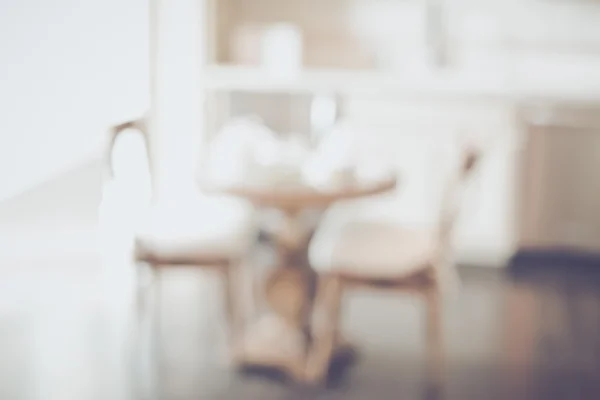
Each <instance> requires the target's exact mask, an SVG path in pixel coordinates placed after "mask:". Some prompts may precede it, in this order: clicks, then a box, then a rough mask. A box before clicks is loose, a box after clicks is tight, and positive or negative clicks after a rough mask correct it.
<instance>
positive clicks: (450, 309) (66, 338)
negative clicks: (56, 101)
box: [0, 164, 600, 400]
mask: <svg viewBox="0 0 600 400" xmlns="http://www.w3.org/2000/svg"><path fill="white" fill-rule="evenodd" d="M98 171H99V170H98V168H97V165H92V164H90V165H89V166H84V167H82V168H81V169H80V170H78V171H76V172H74V173H73V174H70V175H68V176H65V177H63V178H61V179H59V180H58V181H56V182H54V183H52V184H49V185H45V186H44V187H43V188H40V189H39V190H37V191H33V192H31V193H29V194H26V195H24V196H22V197H20V198H19V199H18V200H17V201H12V202H7V203H6V204H4V205H0V238H1V239H2V243H0V245H2V246H1V247H0V399H2V400H30V399H36V400H37V399H40V400H42V399H43V400H54V399H56V400H71V399H72V400H86V399H98V400H105V399H111V400H113V399H114V400H119V399H124V400H125V399H165V400H171V399H172V400H186V399H211V400H212V399H264V400H268V399H357V400H358V399H369V398H371V399H429V398H435V397H434V396H433V395H434V394H435V393H432V392H431V391H430V390H428V389H429V387H430V385H428V382H427V375H426V373H425V369H424V365H423V336H422V328H423V327H422V322H423V321H422V305H421V304H420V303H419V301H418V300H417V299H412V298H410V297H399V296H394V295H379V294H373V293H355V294H352V295H351V296H349V297H348V298H347V299H346V300H347V301H346V304H345V306H346V309H345V314H344V326H345V331H346V332H347V333H348V335H349V336H350V337H351V338H352V339H353V341H354V342H355V343H356V344H358V346H359V356H358V359H357V360H356V362H355V363H354V364H353V365H351V366H349V367H348V368H345V369H342V370H340V371H334V372H336V374H334V375H335V376H334V377H333V378H334V379H332V382H330V384H329V385H328V387H324V388H319V389H308V388H303V387H300V386H298V385H293V384H290V383H285V382H281V381H280V380H277V379H275V378H276V377H273V376H270V375H268V374H264V373H263V374H256V373H255V374H246V373H240V372H238V371H231V370H230V369H229V368H228V367H227V365H226V363H225V362H224V361H223V360H224V357H223V355H224V352H223V348H224V334H223V327H222V326H223V324H222V316H221V313H220V303H219V300H218V298H219V292H218V286H217V284H216V283H217V282H216V278H215V277H213V276H210V275H209V274H205V273H200V272H196V271H189V270H188V271H185V270H173V271H171V273H169V274H167V275H166V276H165V277H164V279H163V280H162V281H161V297H160V304H159V306H157V307H156V310H158V311H159V313H158V315H159V317H160V324H159V329H156V330H154V331H153V330H152V329H150V328H152V326H151V325H144V324H143V323H142V324H141V325H140V324H137V323H136V319H135V314H134V313H133V312H132V307H131V305H132V303H131V285H130V284H131V270H132V266H131V265H130V264H128V263H127V262H120V261H118V260H117V259H102V258H101V257H100V256H99V254H98V253H97V252H96V251H95V250H94V248H95V247H94V246H93V245H92V244H91V243H87V242H89V241H93V240H94V239H93V238H94V234H93V229H92V228H93V227H90V226H87V225H89V224H91V222H90V221H94V220H95V214H96V207H97V205H98V202H99V196H100V194H99V193H100V192H99V190H98V186H97V184H98V183H99V181H98V179H99V175H98ZM44 194H49V195H50V196H49V197H44ZM45 198H46V199H48V200H46V201H45V200H44V199H45ZM69 210H71V211H69ZM19 215H20V217H19ZM57 216H60V218H58V217H57ZM86 224H87V225H86ZM49 226H51V227H58V228H59V229H58V230H53V229H50V228H49ZM13 230H17V231H18V232H19V234H18V235H14V237H13V236H12V235H11V232H12V231H13ZM57 232H58V233H57ZM7 238H11V241H10V245H8V243H9V242H8V241H7V240H8V239H7ZM50 239H51V240H50ZM48 243H51V244H52V245H48ZM25 245H27V246H25ZM15 248H17V249H19V251H16V250H15ZM6 249H8V250H6ZM23 249H26V250H23ZM9 250H10V251H9ZM461 274H462V275H463V278H464V279H463V284H464V286H463V290H462V292H461V293H460V294H459V295H458V296H456V297H455V298H453V299H449V300H448V302H447V305H446V341H447V354H448V368H447V382H446V386H445V388H444V391H443V392H442V393H439V396H438V398H442V399H457V400H458V399H460V400H468V399H511V400H513V399H514V400H517V399H544V400H553V399H569V400H571V399H600V264H598V263H595V262H594V261H593V260H592V261H589V260H588V261H586V262H581V261H577V260H574V259H572V258H571V259H569V258H563V259H559V258H553V259H546V260H541V261H540V260H539V259H532V258H523V259H521V260H517V262H516V265H515V266H514V268H512V269H507V270H489V269H485V268H476V267H469V268H462V269H461ZM142 322H144V321H142ZM146 322H148V321H146ZM152 332H154V333H156V332H158V333H159V334H158V335H154V336H153V335H151V333H152ZM153 337H154V338H156V337H159V339H160V340H159V345H158V346H154V345H153V343H155V342H153V341H152V338H153Z"/></svg>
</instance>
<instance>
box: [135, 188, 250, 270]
mask: <svg viewBox="0 0 600 400" xmlns="http://www.w3.org/2000/svg"><path fill="white" fill-rule="evenodd" d="M256 232H257V230H256V224H255V218H254V212H253V209H252V208H251V207H250V206H249V205H248V204H246V203H244V202H241V201H237V200H236V199H231V198H227V197H222V196H205V197H204V198H202V199H201V200H199V201H197V202H195V203H191V204H190V203H189V202H188V203H187V204H177V203H175V204H172V205H168V206H162V207H160V206H159V207H153V208H152V209H151V211H150V216H149V217H148V218H147V219H146V221H145V223H144V224H143V225H142V228H141V229H140V230H138V233H137V234H136V254H137V255H138V257H139V258H141V259H144V260H147V261H152V262H156V263H164V264H197V263H211V262H222V261H227V260H231V259H237V258H240V257H243V255H244V253H245V252H246V251H247V250H248V248H249V247H250V246H251V245H252V243H253V240H254V239H255V236H256Z"/></svg>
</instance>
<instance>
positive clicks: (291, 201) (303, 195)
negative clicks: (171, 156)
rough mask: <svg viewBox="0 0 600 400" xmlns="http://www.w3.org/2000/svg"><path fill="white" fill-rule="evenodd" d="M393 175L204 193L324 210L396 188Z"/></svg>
mask: <svg viewBox="0 0 600 400" xmlns="http://www.w3.org/2000/svg"><path fill="white" fill-rule="evenodd" d="M396 181H397V179H396V176H395V175H390V176H387V177H385V178H381V179H377V180H372V181H365V182H355V183H348V184H344V185H336V186H331V187H323V188H316V187H313V186H309V185H304V184H294V185H253V184H251V183H240V184H235V185H218V184H217V185H215V184H213V185H209V186H208V187H207V190H208V191H210V192H218V193H222V194H227V195H231V196H235V197H240V198H244V199H246V200H248V201H250V202H251V203H253V204H255V205H257V206H261V207H273V208H283V209H301V208H311V207H326V206H328V205H330V204H332V203H335V202H338V201H342V200H350V199H357V198H361V197H368V196H374V195H378V194H383V193H386V192H389V191H392V190H394V189H395V188H396Z"/></svg>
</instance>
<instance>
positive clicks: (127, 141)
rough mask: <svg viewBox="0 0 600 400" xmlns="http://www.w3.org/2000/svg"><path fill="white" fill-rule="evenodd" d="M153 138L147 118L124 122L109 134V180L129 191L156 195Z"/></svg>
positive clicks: (106, 162) (106, 167)
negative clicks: (152, 154)
mask: <svg viewBox="0 0 600 400" xmlns="http://www.w3.org/2000/svg"><path fill="white" fill-rule="evenodd" d="M151 160H152V158H151V149H150V138H149V135H148V130H147V124H146V120H145V119H144V118H140V119H137V120H133V121H128V122H124V123H122V124H119V125H117V126H114V127H112V128H111V129H110V131H109V138H108V146H107V149H106V154H105V171H106V177H107V178H108V179H110V180H111V181H115V182H121V183H123V185H124V187H126V188H127V190H132V191H133V190H138V192H140V191H142V192H144V193H145V192H148V195H151V193H152V183H153V182H152V162H151Z"/></svg>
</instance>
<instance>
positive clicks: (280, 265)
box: [211, 175, 396, 380]
mask: <svg viewBox="0 0 600 400" xmlns="http://www.w3.org/2000/svg"><path fill="white" fill-rule="evenodd" d="M395 188H396V177H395V176H393V175H390V176H388V177H387V178H383V179H379V180H374V181H370V182H362V183H353V184H346V185H343V186H337V187H331V188H326V189H325V188H324V189H316V188H313V187H310V186H306V185H294V186H281V185H280V186H275V185H260V186H259V185H254V186H253V185H251V184H240V185H229V186H226V187H219V186H212V187H211V191H213V192H218V193H221V194H227V195H231V196H235V197H239V198H243V199H246V200H248V201H250V202H251V203H253V204H254V205H255V206H257V207H260V208H268V209H274V210H278V211H279V212H280V213H281V215H282V216H283V225H284V226H283V227H282V228H283V229H282V230H281V232H279V233H277V234H276V235H275V236H276V237H275V239H276V240H275V242H276V247H277V255H278V259H277V266H276V268H274V269H272V270H271V271H270V273H269V274H268V276H267V279H266V282H265V284H264V286H263V287H262V290H261V293H260V295H261V297H262V298H263V300H264V303H266V311H265V312H263V313H262V315H261V316H260V317H259V318H257V320H256V322H255V323H253V324H252V325H250V326H249V327H248V329H246V330H245V333H244V335H243V337H241V338H239V340H237V342H236V344H235V348H234V360H235V362H236V363H237V364H238V365H251V366H262V367H271V368H277V369H280V370H283V371H284V372H286V373H287V374H289V375H291V376H292V377H293V378H294V379H297V380H303V379H304V376H305V364H306V355H307V352H308V350H309V346H310V332H311V319H312V318H311V317H312V309H313V307H312V306H313V300H314V294H315V293H314V292H315V290H314V288H315V282H316V279H315V278H316V274H315V272H314V271H313V270H312V269H311V268H310V266H309V265H308V264H307V263H306V262H300V263H298V262H294V258H296V259H297V258H298V257H297V255H298V254H302V253H304V254H306V252H307V250H308V246H307V243H308V240H307V239H308V238H307V237H306V235H307V234H309V233H310V232H303V234H304V236H303V235H290V234H289V232H290V228H291V230H292V231H294V228H295V227H296V224H297V222H298V218H299V215H300V214H301V213H302V212H303V211H304V210H307V209H319V210H325V209H326V208H327V207H329V206H331V205H332V204H333V203H336V202H339V201H343V200H350V199H357V198H363V197H368V196H374V195H378V194H383V193H386V192H390V191H392V190H394V189H395ZM293 255H296V257H293ZM303 258H304V259H305V260H306V259H307V257H306V256H305V257H303Z"/></svg>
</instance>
